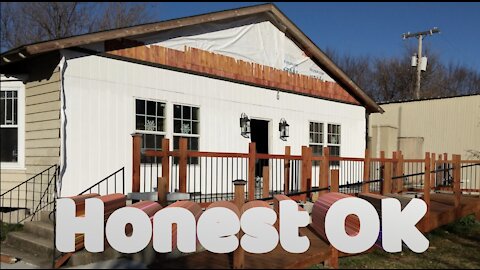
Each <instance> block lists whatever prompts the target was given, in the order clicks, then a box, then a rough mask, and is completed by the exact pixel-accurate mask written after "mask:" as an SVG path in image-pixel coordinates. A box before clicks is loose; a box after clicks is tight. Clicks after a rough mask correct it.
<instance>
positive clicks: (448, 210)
mask: <svg viewBox="0 0 480 270" xmlns="http://www.w3.org/2000/svg"><path fill="white" fill-rule="evenodd" d="M454 201H455V200H454V196H453V194H442V193H434V194H431V195H430V204H431V205H430V228H429V231H431V230H434V229H436V228H438V227H440V226H443V225H446V224H448V223H451V222H453V221H455V220H457V219H459V218H462V217H465V216H468V215H470V214H475V216H476V217H477V219H480V198H479V197H478V196H470V195H462V196H461V197H460V206H459V207H458V209H456V208H455V205H454V203H455V202H454Z"/></svg>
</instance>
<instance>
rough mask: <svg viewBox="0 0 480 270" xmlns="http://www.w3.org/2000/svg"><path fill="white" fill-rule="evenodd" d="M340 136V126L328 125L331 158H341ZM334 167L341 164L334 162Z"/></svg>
mask: <svg viewBox="0 0 480 270" xmlns="http://www.w3.org/2000/svg"><path fill="white" fill-rule="evenodd" d="M340 134H341V131H340V125H335V124H328V133H327V145H328V148H329V150H330V155H331V156H335V157H339V156H340ZM332 165H339V162H338V161H333V162H332Z"/></svg>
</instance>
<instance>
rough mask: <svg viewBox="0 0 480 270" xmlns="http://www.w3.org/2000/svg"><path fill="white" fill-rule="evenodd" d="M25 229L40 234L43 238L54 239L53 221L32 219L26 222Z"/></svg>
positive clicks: (33, 233) (27, 231)
mask: <svg viewBox="0 0 480 270" xmlns="http://www.w3.org/2000/svg"><path fill="white" fill-rule="evenodd" d="M23 231H24V232H26V233H30V234H32V235H36V236H39V237H41V238H46V239H52V241H53V235H54V230H53V224H52V223H51V222H44V221H31V222H25V224H24V227H23Z"/></svg>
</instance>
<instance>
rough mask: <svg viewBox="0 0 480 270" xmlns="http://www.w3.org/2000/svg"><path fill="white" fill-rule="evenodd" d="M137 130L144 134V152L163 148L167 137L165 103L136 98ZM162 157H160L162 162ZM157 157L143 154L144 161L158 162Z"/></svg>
mask: <svg viewBox="0 0 480 270" xmlns="http://www.w3.org/2000/svg"><path fill="white" fill-rule="evenodd" d="M135 130H136V132H137V133H141V134H142V153H143V152H144V151H145V150H161V146H162V139H163V138H164V137H165V103H163V102H157V101H152V100H143V99H136V100H135ZM160 161H161V159H160V158H159V159H158V162H160ZM156 162H157V158H156V157H146V156H144V155H142V163H156Z"/></svg>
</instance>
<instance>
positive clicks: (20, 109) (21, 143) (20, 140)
mask: <svg viewBox="0 0 480 270" xmlns="http://www.w3.org/2000/svg"><path fill="white" fill-rule="evenodd" d="M0 91H17V124H16V125H0V128H9V127H16V128H17V149H18V152H17V162H1V163H0V166H1V167H2V170H3V169H7V170H25V87H24V85H23V83H22V82H21V81H17V80H16V79H14V80H9V79H5V77H3V76H2V79H1V89H0Z"/></svg>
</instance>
